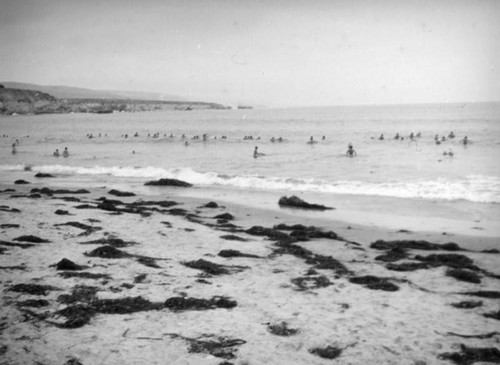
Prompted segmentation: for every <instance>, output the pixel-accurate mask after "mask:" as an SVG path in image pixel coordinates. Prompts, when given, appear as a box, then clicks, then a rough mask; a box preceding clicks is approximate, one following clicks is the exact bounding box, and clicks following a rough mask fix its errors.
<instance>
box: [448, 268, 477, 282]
mask: <svg viewBox="0 0 500 365" xmlns="http://www.w3.org/2000/svg"><path fill="white" fill-rule="evenodd" d="M446 276H451V277H453V278H455V279H457V280H460V281H465V282H468V283H474V284H479V283H481V278H480V277H479V275H478V274H476V273H475V272H473V271H470V270H464V269H448V270H447V271H446Z"/></svg>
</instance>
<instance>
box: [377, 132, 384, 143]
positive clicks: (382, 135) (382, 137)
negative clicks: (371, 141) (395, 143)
mask: <svg viewBox="0 0 500 365" xmlns="http://www.w3.org/2000/svg"><path fill="white" fill-rule="evenodd" d="M378 139H379V141H383V140H384V134H383V133H382V134H381V135H380V137H378Z"/></svg>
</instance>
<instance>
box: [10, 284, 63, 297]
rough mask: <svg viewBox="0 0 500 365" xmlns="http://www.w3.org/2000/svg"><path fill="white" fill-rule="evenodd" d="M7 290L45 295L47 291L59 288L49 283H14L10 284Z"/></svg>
mask: <svg viewBox="0 0 500 365" xmlns="http://www.w3.org/2000/svg"><path fill="white" fill-rule="evenodd" d="M8 290H9V291H13V292H16V293H25V294H31V295H43V296H46V295H47V294H48V293H49V291H52V290H59V289H57V288H56V287H53V286H50V285H39V284H16V285H13V286H11V287H10V288H9V289H8Z"/></svg>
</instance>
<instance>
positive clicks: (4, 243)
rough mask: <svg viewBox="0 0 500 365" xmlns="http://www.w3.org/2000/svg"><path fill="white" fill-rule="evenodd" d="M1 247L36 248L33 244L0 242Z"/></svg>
mask: <svg viewBox="0 0 500 365" xmlns="http://www.w3.org/2000/svg"><path fill="white" fill-rule="evenodd" d="M0 246H6V247H20V248H30V247H34V246H35V245H33V244H31V243H14V242H7V241H0Z"/></svg>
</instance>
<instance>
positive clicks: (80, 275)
mask: <svg viewBox="0 0 500 365" xmlns="http://www.w3.org/2000/svg"><path fill="white" fill-rule="evenodd" d="M59 275H60V276H62V277H63V278H64V279H68V278H82V279H95V280H97V279H111V276H109V275H108V274H100V273H92V272H74V271H62V272H60V273H59Z"/></svg>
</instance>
